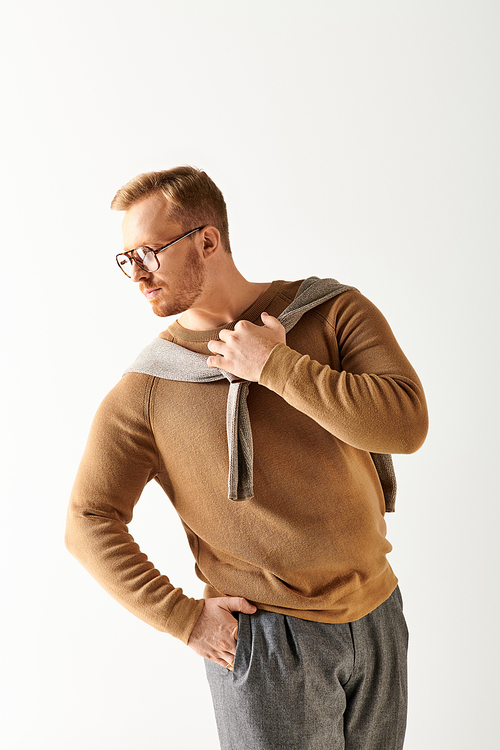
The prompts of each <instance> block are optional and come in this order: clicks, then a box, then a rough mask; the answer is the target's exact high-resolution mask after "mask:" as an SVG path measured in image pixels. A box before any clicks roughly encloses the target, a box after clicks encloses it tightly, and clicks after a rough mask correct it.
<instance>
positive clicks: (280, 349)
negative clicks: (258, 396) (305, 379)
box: [259, 344, 303, 396]
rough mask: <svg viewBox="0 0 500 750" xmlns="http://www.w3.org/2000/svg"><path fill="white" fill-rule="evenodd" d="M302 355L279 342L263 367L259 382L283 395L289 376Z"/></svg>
mask: <svg viewBox="0 0 500 750" xmlns="http://www.w3.org/2000/svg"><path fill="white" fill-rule="evenodd" d="M302 356H303V355H302V354H299V352H296V351H295V350H294V349H290V347H289V346H287V345H286V344H277V345H276V346H275V347H274V349H273V350H272V351H271V354H270V355H269V357H268V358H267V360H266V363H265V365H264V367H263V368H262V372H261V373H260V378H259V384H260V385H264V386H265V387H266V388H269V390H271V391H274V392H275V393H277V394H278V395H279V396H282V395H283V393H284V392H285V388H286V384H287V382H288V378H289V377H290V375H291V374H292V372H293V369H294V367H295V365H296V364H297V362H298V361H299V359H300V358H301V357H302Z"/></svg>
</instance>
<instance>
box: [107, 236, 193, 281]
mask: <svg viewBox="0 0 500 750" xmlns="http://www.w3.org/2000/svg"><path fill="white" fill-rule="evenodd" d="M206 226H208V225H205V226H203V227H196V229H191V231H190V232H186V234H183V235H182V237H178V238H177V239H176V240H172V242H168V243H167V244H166V245H163V247H160V248H159V249H158V250H153V248H152V247H148V246H147V245H140V246H139V247H136V248H134V249H133V250H127V252H126V253H118V255H117V256H116V262H117V264H118V268H119V269H120V271H123V273H124V274H125V276H126V277H127V278H128V279H131V278H132V276H131V275H130V274H128V273H127V272H126V270H125V268H124V266H125V260H127V261H133V262H134V263H136V264H137V265H138V266H139V268H141V269H142V270H143V271H146V273H154V272H155V271H157V270H158V269H159V267H160V261H159V260H158V257H157V256H158V254H159V253H162V252H163V251H164V250H166V249H167V247H172V245H175V243H176V242H180V241H181V240H184V239H185V238H186V237H189V235H190V234H194V233H195V232H199V231H200V230H201V229H205V228H206ZM138 250H143V251H144V255H146V253H153V255H154V256H155V258H156V263H157V266H156V268H155V269H154V270H152V271H150V270H149V268H145V267H144V265H143V264H142V261H140V260H139V259H138V258H137V257H136V256H135V255H134V253H137V251H138ZM120 258H122V260H121V262H120ZM122 264H123V265H122Z"/></svg>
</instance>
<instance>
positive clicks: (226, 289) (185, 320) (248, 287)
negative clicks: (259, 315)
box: [178, 264, 270, 331]
mask: <svg viewBox="0 0 500 750" xmlns="http://www.w3.org/2000/svg"><path fill="white" fill-rule="evenodd" d="M220 270H221V269H219V271H220ZM269 286H270V282H263V283H259V282H252V281H247V280H246V279H245V278H244V277H243V276H242V275H241V273H240V272H239V271H238V269H237V268H236V266H234V264H232V267H231V266H229V268H227V269H225V271H224V272H223V273H218V274H217V277H216V278H207V281H206V284H205V287H204V289H203V292H202V294H201V295H200V297H199V299H198V300H196V302H195V303H194V305H193V306H192V307H190V308H189V310H186V312H184V313H182V315H181V316H180V318H179V319H178V322H179V323H180V324H181V326H182V327H183V328H187V329H189V330H191V331H211V330H213V329H214V328H219V327H220V326H223V325H226V324H227V323H231V322H232V321H233V320H238V318H239V317H240V315H241V314H242V313H243V312H244V311H245V310H247V309H248V308H249V307H250V306H251V305H252V304H253V303H254V302H255V300H256V299H257V297H259V296H260V295H261V294H262V293H263V292H265V291H266V289H267V288H268V287H269Z"/></svg>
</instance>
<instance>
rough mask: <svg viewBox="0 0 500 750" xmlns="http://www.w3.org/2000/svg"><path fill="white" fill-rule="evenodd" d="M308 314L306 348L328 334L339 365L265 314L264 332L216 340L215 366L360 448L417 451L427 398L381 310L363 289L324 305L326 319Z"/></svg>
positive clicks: (247, 328)
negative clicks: (300, 347)
mask: <svg viewBox="0 0 500 750" xmlns="http://www.w3.org/2000/svg"><path fill="white" fill-rule="evenodd" d="M325 309H328V315H327V317H326V318H325V315H324V310H325ZM307 315H308V318H307V320H308V333H306V335H305V336H303V337H302V338H303V341H304V342H305V347H307V345H308V343H309V342H311V341H312V340H313V339H314V337H317V336H319V335H323V334H324V332H325V331H327V332H328V335H329V336H331V340H332V341H334V342H336V345H337V347H338V362H337V363H335V366H331V364H330V363H328V364H325V363H323V362H318V361H316V360H314V359H311V357H309V356H308V355H307V354H302V353H301V352H299V351H296V350H295V349H292V348H291V347H289V346H287V344H286V343H284V342H283V335H284V329H283V326H281V324H280V323H279V322H278V321H277V320H276V319H275V318H271V317H270V316H267V317H264V316H263V322H264V326H265V328H264V329H263V328H262V327H259V326H253V325H252V324H251V323H248V322H246V323H245V325H244V326H243V325H242V326H241V327H240V328H238V326H236V327H235V330H234V331H223V336H224V341H223V342H222V343H221V342H210V349H211V351H216V352H220V354H223V355H224V359H221V358H220V357H209V360H208V363H209V364H210V365H211V366H218V367H224V369H226V370H228V369H229V371H230V372H233V373H234V374H236V375H239V376H240V377H246V378H247V379H250V380H258V382H259V383H260V384H261V385H264V386H266V387H267V388H269V389H270V390H272V391H275V392H276V393H278V394H279V395H280V396H281V397H282V398H284V399H285V401H287V402H288V403H289V404H291V405H292V406H293V407H295V408H296V409H298V410H299V411H301V412H303V413H304V414H307V415H308V416H310V417H311V419H314V420H315V421H316V422H317V423H318V424H320V425H321V426H322V427H324V428H325V429H326V430H327V431H328V432H330V433H331V434H332V435H335V436H336V437H338V438H339V439H340V440H342V441H343V442H345V443H348V444H349V445H353V446H354V447H356V448H359V449H361V450H366V451H370V452H377V453H411V452H413V451H415V450H417V449H418V448H419V447H420V445H421V444H422V442H423V440H424V438H425V435H426V432H427V407H426V403H425V396H424V393H423V389H422V385H421V383H420V380H419V379H418V376H417V374H416V373H415V371H414V369H413V368H412V366H411V365H410V363H409V362H408V360H407V359H406V357H405V355H404V354H403V352H402V351H401V348H400V347H399V345H398V343H397V341H396V339H395V337H394V335H393V333H392V331H391V329H390V327H389V324H388V323H387V321H386V320H385V318H384V316H383V315H382V313H381V312H380V311H379V310H378V309H377V308H376V307H375V305H373V304H372V303H371V302H370V301H369V300H367V299H366V298H365V297H363V296H362V295H361V294H359V293H358V292H346V293H344V294H341V295H340V296H339V297H337V298H335V299H334V300H333V301H332V302H331V303H330V304H329V307H328V306H327V308H325V306H324V305H323V306H322V313H321V314H319V313H318V312H317V311H312V312H310V313H308V314H307ZM238 325H239V324H238ZM299 325H302V322H301V323H300V324H299ZM254 329H256V330H254ZM280 329H281V331H280ZM303 330H304V329H303ZM292 337H294V338H296V333H295V331H294V330H292V332H291V333H290V334H289V338H292ZM245 362H246V365H244V363H245ZM259 367H260V369H259ZM231 368H234V369H231ZM249 375H251V377H249Z"/></svg>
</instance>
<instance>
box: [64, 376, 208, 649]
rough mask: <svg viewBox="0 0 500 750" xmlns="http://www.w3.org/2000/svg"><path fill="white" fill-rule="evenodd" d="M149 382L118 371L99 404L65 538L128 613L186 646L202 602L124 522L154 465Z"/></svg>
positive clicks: (156, 464)
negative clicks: (151, 556)
mask: <svg viewBox="0 0 500 750" xmlns="http://www.w3.org/2000/svg"><path fill="white" fill-rule="evenodd" d="M153 380H154V379H153V378H150V377H147V376H137V375H128V376H125V378H123V379H122V380H121V381H120V382H119V383H118V385H117V386H116V387H115V388H114V389H113V390H112V391H111V392H110V393H109V394H108V396H107V397H106V398H105V399H104V401H103V403H102V404H101V406H100V407H99V409H98V411H97V414H96V416H95V418H94V421H93V424H92V427H91V430H90V434H89V438H88V441H87V445H86V448H85V452H84V455H83V458H82V461H81V463H80V467H79V469H78V472H77V476H76V479H75V483H74V486H73V490H72V493H71V498H70V503H69V508H68V517H67V525H66V537H65V542H66V546H67V548H68V550H69V551H70V552H71V553H72V554H73V555H74V556H75V557H76V559H77V560H78V561H79V562H80V563H81V564H82V565H83V566H84V567H85V568H86V569H87V570H88V571H89V573H90V574H91V575H92V576H93V577H94V578H95V579H96V580H97V581H98V583H100V585H101V586H102V587H103V588H104V589H106V591H107V592H108V593H109V594H111V595H112V596H113V597H114V598H115V599H116V600H117V601H118V602H120V604H122V605H123V606H124V607H126V608H127V609H128V610H129V611H130V612H132V614H134V615H136V616H137V617H140V618H141V619H142V620H144V621H145V622H147V623H148V624H150V625H152V626H153V627H155V628H156V629H157V630H161V631H164V632H167V633H170V634H171V635H174V636H175V637H177V638H179V639H180V640H182V641H183V642H184V643H187V641H188V639H189V636H190V634H191V630H192V629H193V626H194V624H195V622H196V620H197V619H198V617H199V615H200V612H201V609H202V607H203V601H202V600H194V599H189V598H188V597H186V596H185V595H184V594H183V592H182V589H180V588H175V587H174V586H173V585H172V584H171V582H170V581H169V579H168V578H167V576H165V575H161V574H160V572H159V571H158V570H156V568H155V567H154V565H153V564H152V563H151V562H150V561H149V560H148V558H147V556H146V555H145V554H144V553H143V552H141V550H140V548H139V546H138V545H137V544H136V542H135V541H134V539H133V537H132V536H131V535H130V533H129V531H128V526H127V524H128V523H130V521H131V520H132V514H133V509H134V506H135V504H136V503H137V501H138V500H139V497H140V495H141V493H142V490H143V488H144V486H145V485H146V483H147V482H149V481H150V480H151V479H153V478H154V477H155V476H156V474H157V473H158V470H159V465H160V460H159V457H158V454H157V449H156V445H155V441H154V437H153V435H152V431H151V428H150V425H149V415H148V402H149V390H150V389H151V387H152V383H153Z"/></svg>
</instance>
